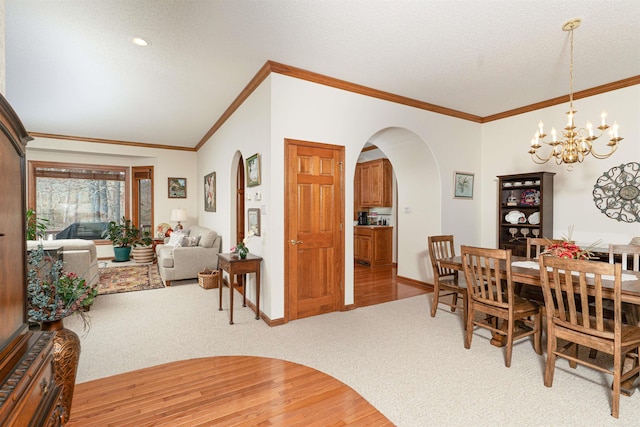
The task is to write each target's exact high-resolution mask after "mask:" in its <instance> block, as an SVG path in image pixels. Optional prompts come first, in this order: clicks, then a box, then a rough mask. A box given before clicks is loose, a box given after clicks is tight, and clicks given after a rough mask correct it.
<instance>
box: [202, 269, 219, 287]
mask: <svg viewBox="0 0 640 427" xmlns="http://www.w3.org/2000/svg"><path fill="white" fill-rule="evenodd" d="M198 285H200V287H201V288H204V289H213V288H217V287H218V271H217V270H213V271H211V270H205V271H201V272H200V273H198Z"/></svg>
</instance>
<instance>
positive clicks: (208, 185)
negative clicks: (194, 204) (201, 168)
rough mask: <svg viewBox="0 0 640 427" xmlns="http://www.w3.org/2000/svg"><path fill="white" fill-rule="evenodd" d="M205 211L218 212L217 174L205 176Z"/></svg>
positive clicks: (212, 173)
mask: <svg viewBox="0 0 640 427" xmlns="http://www.w3.org/2000/svg"><path fill="white" fill-rule="evenodd" d="M204 210H205V212H215V211H216V173H215V172H211V173H210V174H209V175H205V176H204Z"/></svg>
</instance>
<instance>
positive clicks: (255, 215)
mask: <svg viewBox="0 0 640 427" xmlns="http://www.w3.org/2000/svg"><path fill="white" fill-rule="evenodd" d="M247 216H248V217H249V221H247V222H248V223H249V233H251V232H253V235H254V236H259V235H260V209H258V208H249V209H248V210H247Z"/></svg>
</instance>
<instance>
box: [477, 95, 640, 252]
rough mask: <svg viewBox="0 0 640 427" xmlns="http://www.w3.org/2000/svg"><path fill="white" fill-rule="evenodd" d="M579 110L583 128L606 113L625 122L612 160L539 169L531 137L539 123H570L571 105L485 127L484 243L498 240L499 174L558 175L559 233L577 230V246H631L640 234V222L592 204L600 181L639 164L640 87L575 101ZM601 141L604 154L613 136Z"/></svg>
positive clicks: (547, 127)
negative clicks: (612, 172)
mask: <svg viewBox="0 0 640 427" xmlns="http://www.w3.org/2000/svg"><path fill="white" fill-rule="evenodd" d="M574 107H575V109H576V110H577V111H578V112H577V113H576V116H575V121H576V125H577V126H580V127H584V126H585V124H586V122H587V121H591V122H592V123H594V124H599V122H600V113H601V112H602V110H605V111H606V112H607V115H608V117H607V121H608V123H609V124H613V122H614V120H615V121H617V122H618V123H619V124H620V136H622V137H623V138H624V140H622V142H621V143H620V146H619V148H618V150H617V152H616V153H614V154H613V155H612V156H611V157H609V158H608V159H603V160H597V159H594V158H593V157H592V156H589V157H588V158H587V159H586V160H585V161H584V163H581V164H576V165H575V166H574V168H573V171H571V172H568V171H567V168H566V166H557V165H556V164H555V163H554V162H553V161H551V162H549V163H546V164H544V165H536V164H535V163H533V161H532V160H531V156H530V155H529V154H528V153H527V151H528V149H529V145H530V141H531V138H532V136H533V134H534V132H535V131H536V128H537V124H538V121H539V120H542V121H543V122H544V124H545V131H546V132H547V133H549V132H548V131H549V130H550V129H551V127H555V128H556V129H560V128H562V127H564V126H565V125H566V121H567V119H566V117H567V116H566V114H565V112H566V111H567V110H568V105H567V104H563V105H557V106H553V107H549V108H545V109H542V110H538V111H533V112H530V113H525V114H520V115H518V116H514V117H510V118H507V119H503V120H499V121H496V122H490V123H486V124H484V125H483V126H482V170H483V178H482V182H481V189H482V204H481V207H482V211H481V217H482V244H483V245H485V246H493V247H495V245H496V244H497V241H496V214H497V212H496V205H497V202H496V200H497V193H498V191H497V179H496V176H497V175H504V174H511V173H526V172H533V171H549V172H555V173H556V175H555V176H554V218H553V219H554V231H553V236H548V237H554V238H559V237H562V236H563V235H567V234H568V229H569V227H570V226H574V230H573V235H572V237H573V239H575V240H576V241H577V242H578V243H582V244H587V245H589V244H592V243H594V242H596V241H597V240H602V242H603V243H605V244H608V243H629V241H630V240H631V238H632V237H634V236H640V223H637V222H635V223H622V222H618V221H616V220H613V219H611V218H609V217H607V216H606V215H604V214H603V213H601V212H600V210H599V209H598V208H596V206H595V204H594V202H593V195H592V192H593V186H594V184H595V183H596V180H597V179H598V177H600V176H601V175H602V174H603V173H604V172H606V171H608V170H609V169H610V168H612V167H614V166H619V165H620V164H622V163H629V162H640V86H638V85H636V86H632V87H629V88H625V89H619V90H616V91H612V92H607V93H604V94H601V95H597V96H592V97H589V98H585V99H580V100H577V101H575V102H574ZM601 139H603V140H604V141H600V140H598V141H596V142H595V145H596V147H597V149H599V151H601V152H604V151H606V150H605V148H606V147H605V146H606V143H607V142H608V138H607V137H606V135H605V136H603V137H602V138H601Z"/></svg>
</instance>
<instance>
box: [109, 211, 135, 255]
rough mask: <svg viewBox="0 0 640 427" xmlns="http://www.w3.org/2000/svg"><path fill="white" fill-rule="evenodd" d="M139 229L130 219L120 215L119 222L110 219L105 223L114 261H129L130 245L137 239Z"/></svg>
mask: <svg viewBox="0 0 640 427" xmlns="http://www.w3.org/2000/svg"><path fill="white" fill-rule="evenodd" d="M139 233H140V230H138V228H137V227H136V226H135V225H134V224H133V222H131V220H130V219H126V218H125V217H122V219H121V220H120V222H118V223H117V222H115V221H110V222H109V224H108V225H107V237H108V238H109V240H111V242H112V243H113V253H114V255H115V259H114V261H115V262H123V261H129V255H130V253H131V246H132V245H133V244H134V243H135V242H136V241H137V240H138V239H139Z"/></svg>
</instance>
